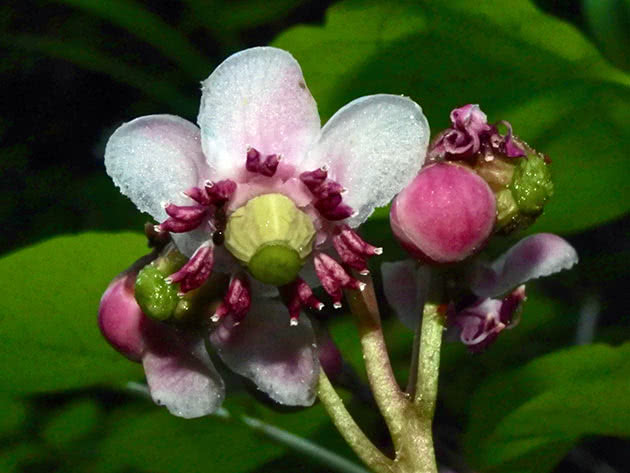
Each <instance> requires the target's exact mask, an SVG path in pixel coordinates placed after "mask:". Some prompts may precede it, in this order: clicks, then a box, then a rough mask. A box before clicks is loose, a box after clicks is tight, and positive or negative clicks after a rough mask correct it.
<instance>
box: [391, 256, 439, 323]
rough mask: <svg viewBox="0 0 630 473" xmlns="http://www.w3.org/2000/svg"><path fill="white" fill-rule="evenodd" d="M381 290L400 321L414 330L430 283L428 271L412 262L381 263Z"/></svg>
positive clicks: (425, 267) (426, 268)
mask: <svg viewBox="0 0 630 473" xmlns="http://www.w3.org/2000/svg"><path fill="white" fill-rule="evenodd" d="M381 273H382V275H383V290H384V292H385V298H386V299H387V302H388V303H389V305H390V306H391V307H392V309H394V312H396V315H397V316H398V318H399V319H400V321H401V322H402V323H403V324H405V326H407V327H408V328H410V329H411V330H415V329H416V327H417V326H418V322H419V321H420V317H421V315H422V309H423V307H424V302H425V300H426V297H427V288H428V286H429V282H430V277H431V274H430V269H429V268H428V267H427V266H419V265H418V264H417V263H416V262H415V261H413V260H404V261H397V262H395V263H383V264H382V265H381Z"/></svg>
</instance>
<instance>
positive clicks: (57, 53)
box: [0, 34, 198, 115]
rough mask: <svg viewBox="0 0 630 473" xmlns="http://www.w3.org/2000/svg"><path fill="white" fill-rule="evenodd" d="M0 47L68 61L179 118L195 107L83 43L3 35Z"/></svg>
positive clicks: (151, 78)
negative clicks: (161, 105) (129, 89)
mask: <svg viewBox="0 0 630 473" xmlns="http://www.w3.org/2000/svg"><path fill="white" fill-rule="evenodd" d="M0 45H1V46H3V47H6V48H20V49H24V50H27V51H35V52H38V53H41V54H45V55H47V56H51V57H54V58H59V59H63V60H65V61H69V62H71V63H73V64H75V65H77V66H79V67H82V68H84V69H87V70H89V71H94V72H99V73H102V74H106V75H108V76H110V77H112V78H114V79H116V80H118V81H120V82H123V83H125V84H128V85H130V86H132V87H135V88H136V89H138V90H140V91H141V92H143V93H144V94H146V95H147V96H148V97H151V98H152V99H153V100H155V101H156V102H157V103H164V104H166V105H168V106H169V107H171V109H172V110H176V111H178V113H181V114H182V115H185V114H186V113H188V112H194V110H196V108H197V106H198V105H197V100H193V99H192V98H190V97H188V96H187V95H185V94H183V93H182V92H180V91H179V90H178V89H177V88H176V87H174V86H173V85H172V84H170V83H168V82H166V81H164V80H162V79H159V78H156V77H155V76H154V75H151V74H148V73H146V72H144V71H142V70H139V69H137V68H135V67H132V66H129V65H127V64H124V63H123V62H121V61H120V60H118V59H116V58H112V57H109V56H107V55H106V54H104V53H103V52H101V51H97V50H94V49H90V48H89V47H87V46H86V45H85V44H83V43H71V42H69V41H62V40H59V39H56V38H48V37H44V36H34V35H27V34H22V35H11V36H9V35H6V34H3V35H1V36H0Z"/></svg>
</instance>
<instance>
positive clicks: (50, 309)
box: [0, 233, 148, 393]
mask: <svg viewBox="0 0 630 473" xmlns="http://www.w3.org/2000/svg"><path fill="white" fill-rule="evenodd" d="M147 252H148V251H147V248H146V242H145V239H144V237H142V236H141V235H139V234H132V233H121V234H99V233H85V234H82V235H75V236H63V237H57V238H53V239H51V240H48V241H46V242H44V243H40V244H37V245H34V246H32V247H29V248H26V249H23V250H20V251H17V252H15V253H12V254H9V255H7V256H5V257H3V258H1V259H0V272H1V273H2V274H3V275H4V278H5V279H4V281H5V282H4V283H3V284H2V287H1V288H0V338H1V339H2V343H1V344H0V364H1V365H2V367H3V376H2V378H1V379H0V390H1V391H4V392H7V393H33V392H43V391H53V390H63V389H70V388H78V387H85V386H91V385H94V384H97V383H108V382H124V381H126V380H129V379H131V378H135V377H138V376H140V373H141V371H140V369H139V367H138V366H139V365H136V364H134V363H132V362H130V361H128V360H126V359H125V358H123V357H122V356H121V355H119V354H118V353H116V352H115V351H114V350H113V349H112V348H110V347H109V345H107V343H106V342H105V340H104V339H103V337H102V336H101V334H100V332H99V329H98V326H97V322H96V314H97V310H98V304H99V300H100V297H101V295H102V293H103V292H104V291H105V289H106V287H107V285H108V283H109V281H110V280H111V279H112V278H113V277H114V276H116V274H118V273H119V272H121V271H122V270H124V269H125V268H127V267H128V266H129V265H130V264H131V263H132V262H133V261H135V260H136V259H137V258H139V257H140V256H142V255H143V254H145V253H147Z"/></svg>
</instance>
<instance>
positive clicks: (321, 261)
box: [154, 147, 383, 325]
mask: <svg viewBox="0 0 630 473" xmlns="http://www.w3.org/2000/svg"><path fill="white" fill-rule="evenodd" d="M281 159H282V158H281V156H280V155H278V154H270V155H267V156H264V157H263V156H262V155H261V153H260V152H259V151H258V150H257V149H256V148H253V147H248V149H247V154H246V159H245V163H244V164H245V169H246V170H247V171H248V173H251V174H252V175H254V176H256V177H259V178H260V177H262V178H268V179H272V178H274V176H275V175H276V171H277V169H278V165H279V164H280V161H281ZM299 181H300V182H301V183H302V184H303V185H304V186H305V187H306V188H307V189H308V192H309V193H310V195H311V202H310V203H309V205H308V206H309V207H312V209H310V213H311V214H312V213H313V212H317V214H318V216H319V219H318V218H315V219H314V220H315V222H314V224H316V225H317V226H319V227H321V228H324V227H325V228H326V230H327V231H328V232H329V234H330V239H331V240H332V246H333V247H334V249H335V251H336V252H337V255H338V257H339V259H340V261H341V264H340V262H338V261H337V260H336V259H335V258H333V257H331V256H330V255H329V254H328V253H326V252H324V251H319V250H316V251H314V255H313V264H314V269H315V273H316V275H317V277H318V279H319V281H320V282H321V285H322V287H323V288H324V290H325V291H326V292H327V293H328V295H329V296H330V297H331V299H332V301H333V307H335V308H340V307H341V306H342V303H341V301H342V298H343V289H355V290H363V289H364V287H365V284H364V283H362V282H360V281H358V280H357V279H356V278H354V277H352V276H351V274H350V273H349V270H348V269H346V268H344V265H345V266H346V267H347V268H352V269H354V270H356V271H358V272H359V273H360V274H361V275H367V274H368V273H369V270H368V259H369V258H370V257H372V256H375V255H380V254H381V253H382V251H383V250H382V248H379V247H376V246H373V245H371V244H369V243H367V242H365V241H364V240H363V239H362V238H361V237H360V236H359V235H358V233H357V232H356V231H354V230H353V229H352V228H350V226H348V225H347V224H344V223H338V222H340V221H342V220H344V219H347V218H349V217H351V216H352V215H353V214H354V212H353V210H352V208H351V207H350V206H348V205H346V204H344V202H343V196H342V194H344V193H345V192H346V189H344V188H343V186H341V185H340V184H339V183H338V182H336V181H335V180H333V179H330V178H329V177H328V166H326V165H324V166H322V167H320V168H318V169H315V170H314V171H306V172H302V173H301V174H300V175H299ZM258 183H259V184H260V179H258ZM244 186H247V184H246V183H245V184H244ZM238 187H239V184H237V183H236V182H235V181H234V180H231V179H224V180H221V181H217V182H212V181H210V180H207V181H206V182H205V183H204V185H203V186H200V187H192V188H190V189H187V190H185V191H184V192H183V195H184V196H185V197H187V198H189V199H192V200H193V201H194V202H195V204H193V205H176V204H173V203H170V202H168V203H165V204H164V205H163V206H164V210H165V212H166V214H167V215H168V218H167V219H166V220H164V221H163V222H162V223H160V224H159V225H155V227H154V228H155V231H157V232H158V233H161V234H165V233H177V234H182V233H188V232H191V231H193V230H196V229H198V228H200V227H201V228H207V229H208V234H209V238H208V240H206V241H205V242H203V243H202V244H201V245H200V246H199V247H198V248H197V250H196V251H195V252H194V253H193V255H192V256H191V257H190V259H189V260H188V262H187V263H186V264H185V265H184V266H183V267H182V268H180V269H179V270H177V271H176V272H174V273H173V274H171V275H170V276H168V277H167V278H166V281H167V282H168V283H170V284H174V283H179V285H180V293H181V294H185V293H187V292H189V291H192V290H194V289H197V288H199V287H200V286H202V285H203V284H204V283H205V282H206V281H207V279H208V278H209V277H210V275H211V274H212V270H213V266H214V259H215V257H214V254H215V250H216V248H217V247H220V246H222V245H223V244H224V242H225V231H226V226H227V223H228V219H229V215H228V210H227V209H228V208H229V206H230V200H231V199H232V197H233V196H234V195H235V193H236V191H237V189H238ZM313 209H314V210H313ZM321 228H320V229H317V230H319V231H321ZM271 263H273V261H271ZM261 279H263V281H262V282H268V281H265V280H264V279H265V278H264V277H263V278H261ZM279 291H280V294H281V296H282V298H283V300H284V301H285V304H286V306H287V308H288V310H289V316H290V323H291V325H297V324H298V319H299V315H300V311H301V310H302V309H303V308H310V309H314V310H322V309H323V308H324V304H323V303H322V302H321V301H319V300H318V299H317V298H316V297H315V296H314V295H313V291H312V289H311V287H310V286H309V284H308V283H306V282H305V281H304V279H303V278H301V277H300V276H299V275H295V277H294V278H293V279H292V280H291V281H290V282H288V283H287V284H282V285H281V286H279ZM250 305H251V295H250V284H249V281H248V279H247V277H246V276H244V275H243V273H242V272H240V271H237V272H235V273H234V274H233V275H232V278H231V281H230V284H229V286H228V289H227V293H226V295H225V297H224V299H223V302H222V303H221V304H220V305H219V307H218V308H217V309H216V311H215V312H214V314H213V315H212V317H211V320H212V321H213V322H219V321H220V320H221V319H223V317H225V316H226V315H228V314H231V315H232V316H233V317H234V318H235V320H242V319H243V318H244V317H245V316H246V314H247V312H248V310H249V307H250Z"/></svg>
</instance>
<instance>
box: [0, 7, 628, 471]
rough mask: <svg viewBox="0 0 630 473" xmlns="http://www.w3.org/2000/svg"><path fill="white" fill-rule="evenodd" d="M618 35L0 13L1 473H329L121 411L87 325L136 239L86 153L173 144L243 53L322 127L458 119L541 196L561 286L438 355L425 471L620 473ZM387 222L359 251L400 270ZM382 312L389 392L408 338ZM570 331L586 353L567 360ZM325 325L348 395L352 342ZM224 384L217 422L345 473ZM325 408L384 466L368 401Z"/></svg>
mask: <svg viewBox="0 0 630 473" xmlns="http://www.w3.org/2000/svg"><path fill="white" fill-rule="evenodd" d="M629 18H630V3H629V2H628V1H627V0H614V1H613V0H585V1H584V2H570V1H551V0H547V1H543V0H540V1H539V2H538V3H537V4H533V3H530V2H528V1H525V0H522V1H521V0H510V1H503V2H491V1H481V0H480V1H475V2H471V1H457V0H456V1H452V0H451V1H448V0H433V1H427V2H408V3H407V2H386V1H378V0H374V1H368V2H364V1H361V2H359V1H345V2H342V3H338V4H337V3H335V4H333V2H314V1H288V0H269V1H266V2H264V3H263V2H258V1H253V0H241V1H228V0H211V1H204V0H185V1H181V2H158V1H147V2H139V1H130V0H102V1H99V0H50V1H44V0H42V1H32V0H24V1H17V0H9V1H5V2H2V4H1V5H0V49H1V51H0V52H1V54H2V56H1V57H2V59H1V60H0V109H1V110H2V113H1V114H0V143H1V147H0V189H2V198H1V199H0V222H1V223H2V231H1V232H0V254H1V258H0V274H1V275H2V276H0V282H1V285H0V363H1V366H2V376H0V402H1V404H0V406H1V407H0V471H2V472H4V471H6V472H18V471H23V472H39V471H46V472H49V471H59V472H93V471H95V472H175V471H177V472H180V471H181V472H197V471H217V472H254V471H256V472H274V471H313V472H315V471H330V468H329V467H328V466H326V465H323V464H321V463H317V461H315V460H314V459H312V458H310V457H307V456H305V455H303V454H300V453H297V452H295V451H293V450H291V449H289V448H287V447H286V446H283V445H281V444H278V443H275V442H273V441H271V440H269V439H268V438H266V437H264V436H262V435H261V434H259V433H256V432H253V431H252V430H251V429H249V428H247V427H245V426H243V425H242V424H241V423H239V422H237V421H234V420H225V419H219V418H206V419H200V420H194V421H184V420H181V419H177V418H174V417H171V416H169V415H168V414H167V413H166V412H165V411H164V409H160V408H158V407H156V406H154V405H152V404H151V403H149V402H147V401H146V400H144V399H143V398H141V397H139V396H137V395H134V394H133V393H132V392H130V391H129V390H128V389H126V388H125V386H126V382H128V381H142V372H141V370H140V368H139V367H138V366H136V365H134V364H132V363H130V362H128V361H126V360H125V359H123V358H122V357H120V356H118V355H117V354H116V353H115V352H114V351H113V350H112V349H111V348H109V346H108V345H107V344H106V343H105V342H104V341H103V340H102V339H101V337H100V335H99V333H98V330H97V328H96V323H95V322H96V309H97V306H98V301H99V298H100V295H101V293H102V292H103V290H104V288H105V287H106V286H107V283H108V281H109V280H110V279H111V278H112V277H113V276H114V275H115V274H117V273H118V272H119V271H120V270H122V269H124V268H125V267H126V266H127V265H129V264H130V263H131V262H132V261H133V260H134V259H135V258H137V257H138V256H140V255H141V254H142V253H143V252H144V251H145V243H144V241H143V238H142V237H141V236H140V234H139V233H138V231H139V229H140V228H141V225H142V224H143V222H144V221H145V219H146V217H145V216H142V215H140V214H139V213H138V212H137V211H136V210H135V208H134V206H133V205H132V204H131V203H130V202H128V201H127V200H126V199H125V198H124V197H122V196H121V195H120V194H119V193H118V191H117V190H116V189H115V187H114V186H113V184H112V183H111V181H110V180H109V178H108V177H107V176H106V174H105V172H104V168H103V161H102V156H103V149H104V145H105V143H106V141H107V138H108V136H109V135H110V134H111V132H112V131H113V130H114V129H115V128H116V127H117V126H118V125H119V124H120V123H121V122H123V121H128V120H129V119H131V118H133V117H136V116H140V115H146V114H152V113H172V114H177V115H180V116H183V117H185V118H187V119H190V120H193V121H194V118H195V116H196V113H197V107H198V101H199V82H200V81H201V80H202V79H204V78H205V77H207V75H208V74H209V73H210V72H211V71H212V69H213V68H214V67H215V66H216V65H217V64H218V63H220V62H221V61H222V60H223V59H225V58H226V57H227V56H228V55H229V54H231V53H233V52H236V51H238V50H240V49H243V48H245V47H249V46H255V45H264V44H273V45H275V46H278V47H282V48H285V49H287V50H289V51H290V52H291V53H292V54H293V55H294V56H295V57H296V58H297V59H298V60H299V61H300V63H301V65H302V67H303V70H304V74H305V77H306V81H307V83H308V85H309V87H310V89H311V91H312V93H313V96H314V97H315V99H316V100H317V102H318V105H319V109H320V114H321V115H322V119H323V120H326V119H328V118H329V117H330V116H331V115H332V113H334V111H335V110H337V109H338V108H339V107H341V106H342V105H344V104H345V103H347V102H348V101H350V100H352V99H354V98H357V97H359V96H362V95H365V94H370V93H379V92H388V93H402V94H406V95H409V96H410V97H412V98H413V99H414V100H416V101H417V102H418V103H420V104H421V105H422V106H423V108H424V111H425V114H426V115H427V117H428V119H429V122H430V124H431V126H432V130H433V132H434V133H435V132H437V131H439V130H440V129H441V128H444V127H446V126H447V125H448V112H449V111H450V109H452V108H454V107H455V106H458V105H462V104H465V103H479V104H481V106H482V108H483V109H484V110H485V111H486V112H487V114H488V116H489V119H490V121H498V120H500V119H507V120H509V121H511V122H512V124H513V125H514V128H515V131H516V133H517V134H519V135H520V136H521V137H522V138H524V139H525V140H526V141H528V142H529V143H531V144H532V145H533V146H535V147H536V148H538V149H539V150H541V151H543V152H545V153H547V154H549V155H550V156H551V158H552V160H553V167H552V170H553V175H554V180H555V183H556V195H555V197H554V199H553V201H552V202H551V203H550V204H549V206H548V208H547V210H546V212H545V214H544V215H543V216H542V217H541V218H540V219H539V221H538V222H537V223H536V225H535V227H534V228H532V229H531V231H530V232H534V231H553V232H557V233H559V234H561V235H563V236H564V237H566V238H567V239H568V240H569V241H570V242H571V243H572V244H573V245H575V247H576V248H577V249H578V252H579V254H580V257H581V262H580V264H579V266H578V267H577V268H576V269H574V270H572V271H571V272H570V273H566V274H560V275H558V276H555V277H553V278H549V279H547V280H545V281H540V282H535V283H533V284H531V285H530V286H529V300H528V302H527V304H526V306H525V311H524V314H523V319H522V322H521V324H520V325H519V326H518V327H517V328H516V329H515V330H512V331H509V332H507V333H505V334H503V335H502V336H501V337H500V339H499V341H498V342H497V343H496V344H495V345H494V346H493V347H492V348H491V349H490V350H488V351H487V352H486V353H484V354H481V355H478V356H470V355H469V354H468V353H467V352H466V351H465V349H464V347H463V346H461V345H458V344H447V345H446V347H445V349H444V357H443V358H444V364H443V369H442V374H441V381H440V402H439V405H438V412H437V419H436V429H435V431H436V438H437V452H438V459H439V460H440V462H441V463H443V464H444V465H448V466H451V467H453V468H455V469H457V470H458V471H460V472H466V471H471V469H474V470H476V471H479V472H506V473H507V472H511V473H529V472H531V473H534V472H537V473H544V472H547V471H556V472H578V473H581V472H591V471H592V472H595V471H598V470H597V468H598V467H599V468H601V464H602V462H604V463H605V464H606V465H608V466H610V467H611V468H614V469H616V471H619V472H623V471H629V470H630V457H629V456H628V453H627V451H628V442H627V436H628V434H629V433H630V363H629V362H628V360H629V359H630V358H629V355H630V353H629V350H630V348H629V345H628V344H627V340H628V339H629V335H630V327H629V320H628V309H627V308H628V305H629V303H630V298H629V296H628V292H627V286H628V283H627V281H628V277H629V276H630V270H629V269H628V264H629V263H630V239H629V238H628V237H629V228H630V219H628V217H627V214H628V209H629V208H630V204H629V200H630V192H629V186H628V184H627V181H628V178H629V176H630V159H629V158H630V156H629V154H628V153H629V151H628V150H629V149H630V146H629V145H630V131H629V129H628V123H630V74H629V73H628V68H629V67H630V65H629V64H628V55H627V51H628V50H630V40H629V35H630V33H629V31H630V27H629V24H630V23H629V22H628V20H629ZM386 216H387V212H386V210H382V211H377V212H376V214H375V215H374V217H373V218H372V219H371V220H370V222H368V224H367V225H365V228H364V233H365V234H366V235H367V236H368V237H369V238H370V239H371V241H373V242H374V243H376V244H379V245H382V246H384V247H385V249H386V252H385V256H384V258H385V259H387V260H395V259H399V258H402V257H403V253H402V252H401V251H400V249H399V248H398V247H397V246H396V244H395V243H394V242H393V240H392V239H391V236H390V233H389V230H388V225H387V219H386ZM511 241H514V239H512V240H511ZM511 241H510V240H498V241H495V242H493V244H492V245H491V247H490V248H489V249H488V251H489V252H490V253H497V252H499V251H500V250H501V249H503V248H505V247H506V246H507V245H508V244H509V243H510V242H511ZM373 269H377V267H374V268H373ZM375 272H377V271H375ZM384 309H385V310H384V311H383V312H384V316H385V327H386V335H387V339H388V342H389V345H390V347H391V352H392V356H393V359H394V362H395V368H396V371H397V374H399V375H400V380H401V382H402V381H404V379H405V376H406V371H407V360H408V358H409V351H410V346H411V338H412V335H411V334H410V333H409V332H407V331H406V330H405V329H404V328H403V327H402V326H401V325H400V324H399V323H398V322H396V320H394V318H393V317H391V316H390V311H389V310H388V309H387V308H386V307H384ZM593 317H596V319H597V324H596V330H595V331H594V337H592V338H588V337H587V338H588V339H587V342H589V343H588V344H586V345H584V346H582V345H578V344H576V333H577V330H578V326H580V320H582V326H583V325H584V321H585V320H589V318H590V319H592V318H593ZM329 324H330V327H331V330H332V331H333V335H334V338H335V340H336V341H337V343H338V344H339V345H340V347H341V348H342V351H343V352H344V355H345V356H346V359H347V360H348V362H349V363H351V364H352V365H353V366H354V367H355V368H356V369H357V371H358V372H359V375H360V376H362V368H361V355H360V352H359V351H358V346H357V339H356V334H355V332H354V329H353V327H352V325H351V323H350V322H349V320H348V319H347V317H343V316H337V317H335V318H334V319H330V320H329ZM231 384H234V386H233V387H231V389H230V394H232V395H231V396H230V399H229V400H228V402H227V403H226V407H227V408H228V409H229V411H230V412H231V413H232V414H233V415H234V416H235V417H238V415H239V414H247V415H250V416H253V417H257V418H262V419H264V420H265V421H267V422H269V423H271V424H273V425H276V426H279V427H282V428H284V429H286V430H287V431H290V432H292V433H294V434H296V435H299V436H301V437H304V438H305V439H308V440H309V441H311V442H314V443H317V444H319V445H322V446H324V447H326V448H329V449H331V450H333V451H336V452H337V453H339V454H341V455H344V456H346V457H347V458H350V459H352V460H353V461H358V460H356V459H354V457H353V455H352V453H351V452H350V451H349V449H348V448H347V447H345V446H344V444H343V442H342V441H341V440H340V437H339V436H338V434H337V433H336V432H335V430H334V428H333V427H332V426H331V425H330V423H329V422H328V420H327V418H326V416H325V414H324V412H323V409H322V407H321V406H318V405H316V406H315V407H313V408H311V409H307V410H303V411H299V412H279V411H278V410H277V409H274V408H271V407H269V406H268V405H266V404H261V403H260V402H258V401H256V400H254V398H253V397H252V396H251V395H250V394H248V392H247V389H244V388H243V386H242V384H240V383H239V382H238V380H236V381H235V383H231ZM344 396H346V399H347V400H348V402H349V405H350V407H351V410H352V412H353V413H356V415H357V418H358V419H360V423H361V424H362V425H363V426H364V427H365V429H366V431H367V432H369V434H370V436H371V437H372V438H374V439H375V441H376V442H378V443H379V444H380V445H381V446H383V447H384V448H386V449H387V448H388V440H387V436H386V433H385V430H384V427H383V425H382V424H381V423H380V421H379V419H378V417H377V416H376V415H375V414H374V409H373V408H372V406H371V405H370V403H369V400H368V401H366V399H365V397H364V396H361V395H357V393H354V395H353V394H352V393H349V392H345V394H344Z"/></svg>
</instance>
